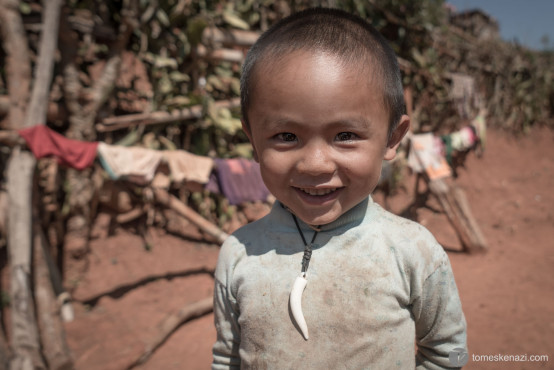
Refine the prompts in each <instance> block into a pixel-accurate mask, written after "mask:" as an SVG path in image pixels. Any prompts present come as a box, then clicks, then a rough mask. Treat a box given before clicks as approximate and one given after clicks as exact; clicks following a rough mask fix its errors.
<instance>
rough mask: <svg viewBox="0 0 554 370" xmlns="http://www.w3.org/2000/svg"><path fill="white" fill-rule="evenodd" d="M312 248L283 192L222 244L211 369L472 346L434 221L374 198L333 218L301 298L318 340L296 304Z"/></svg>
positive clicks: (381, 359)
mask: <svg viewBox="0 0 554 370" xmlns="http://www.w3.org/2000/svg"><path fill="white" fill-rule="evenodd" d="M299 222H300V226H301V229H302V232H303V233H304V235H305V238H306V240H308V241H309V240H311V238H312V234H313V230H312V229H310V228H309V227H308V226H307V225H306V224H304V223H302V222H301V221H299ZM303 251H304V244H303V242H302V239H301V237H300V235H299V233H298V230H297V228H296V226H295V224H294V220H293V218H292V215H291V214H290V213H289V211H287V210H286V209H285V208H283V207H282V206H281V205H280V204H279V203H278V202H276V204H275V205H274V207H273V208H272V210H271V212H270V214H269V215H267V216H266V217H264V218H262V219H260V220H258V221H257V222H254V223H251V224H249V225H247V226H245V227H243V228H241V229H239V230H237V231H236V232H235V233H234V234H233V235H232V236H231V237H229V238H228V239H227V241H226V242H225V243H224V244H223V246H222V248H221V252H220V256H219V260H218V265H217V269H216V272H215V293H214V314H215V325H216V329H217V341H216V343H215V345H214V347H213V356H214V360H213V364H212V369H228V368H239V367H241V368H245V369H298V368H304V369H395V368H397V369H413V368H415V367H417V368H418V369H419V368H421V369H441V368H452V367H454V366H453V364H451V363H450V362H449V353H450V352H451V351H453V350H454V349H456V348H462V349H466V323H465V319H464V315H463V313H462V308H461V303H460V299H459V296H458V291H457V288H456V284H455V282H454V276H453V273H452V269H451V267H450V263H449V260H448V257H447V255H446V253H445V252H444V250H443V249H442V247H441V246H440V245H439V244H438V243H437V242H436V240H435V239H434V238H433V236H432V235H431V234H430V233H429V232H428V231H427V230H426V229H425V228H423V227H422V226H421V225H419V224H417V223H414V222H412V221H409V220H406V219H403V218H400V217H398V216H395V215H393V214H391V213H389V212H387V211H385V210H383V209H382V208H381V207H380V206H379V205H377V204H376V203H374V202H373V201H372V200H371V198H368V199H366V200H364V201H363V202H361V203H360V204H358V205H357V206H355V207H354V208H353V209H351V210H350V211H348V212H346V213H345V214H344V215H342V216H341V217H339V218H338V219H337V220H336V221H334V222H332V223H331V224H328V225H325V226H324V227H323V228H322V231H320V232H319V234H318V235H317V238H316V241H315V244H314V248H313V253H312V257H311V262H310V266H309V270H308V274H307V279H308V285H307V286H306V289H305V290H304V294H303V296H302V308H303V312H304V317H305V319H306V322H307V325H308V329H309V332H310V339H309V340H307V341H306V340H304V338H303V337H302V334H301V333H300V331H299V330H298V329H297V328H296V326H295V324H294V320H293V319H292V316H291V314H290V312H289V304H288V302H289V294H290V291H291V288H292V284H293V282H294V280H295V278H296V277H297V276H299V274H300V270H301V261H302V256H303ZM415 344H417V354H416V346H415Z"/></svg>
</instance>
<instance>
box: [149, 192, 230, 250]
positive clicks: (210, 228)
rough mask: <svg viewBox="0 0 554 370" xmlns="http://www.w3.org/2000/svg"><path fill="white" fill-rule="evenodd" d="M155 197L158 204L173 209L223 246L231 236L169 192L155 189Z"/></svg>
mask: <svg viewBox="0 0 554 370" xmlns="http://www.w3.org/2000/svg"><path fill="white" fill-rule="evenodd" d="M154 196H155V198H156V201H157V202H158V203H160V204H163V205H164V206H166V207H169V208H171V209H173V210H174V211H176V212H177V213H179V214H180V215H181V216H183V217H185V218H186V219H187V220H189V221H190V222H192V223H193V224H194V225H196V226H197V227H198V228H199V229H200V230H202V231H204V232H205V233H207V234H208V235H210V236H212V237H213V238H215V240H216V241H217V242H218V243H220V244H222V243H223V242H224V241H225V239H227V237H228V236H229V235H228V234H226V233H225V232H224V231H223V230H221V229H220V228H219V227H217V226H215V225H214V224H212V223H211V222H209V221H208V220H206V219H205V218H203V217H202V216H200V215H199V214H198V213H196V212H195V211H194V210H192V209H191V208H190V207H188V206H187V205H186V204H185V203H183V202H181V201H180V200H179V199H178V198H176V197H175V196H173V195H171V194H169V193H168V192H167V191H165V190H163V189H159V188H158V189H154Z"/></svg>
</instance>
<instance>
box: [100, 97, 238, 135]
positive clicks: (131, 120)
mask: <svg viewBox="0 0 554 370" xmlns="http://www.w3.org/2000/svg"><path fill="white" fill-rule="evenodd" d="M215 107H216V108H229V109H232V108H237V107H240V98H233V99H229V100H221V101H217V102H215ZM203 109H204V108H203V107H202V105H200V104H199V105H193V106H192V107H189V108H185V109H181V110H175V111H172V112H166V111H156V112H151V113H139V114H127V115H124V116H117V117H110V118H106V119H104V120H103V121H102V122H101V123H98V124H96V130H97V131H99V132H108V131H115V130H120V129H122V128H127V127H132V126H138V125H155V124H161V123H169V122H175V121H182V120H188V119H199V118H202V114H203Z"/></svg>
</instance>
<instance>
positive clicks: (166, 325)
mask: <svg viewBox="0 0 554 370" xmlns="http://www.w3.org/2000/svg"><path fill="white" fill-rule="evenodd" d="M212 310H213V298H212V297H210V298H205V299H203V300H201V301H198V302H194V303H192V304H189V305H186V306H184V307H183V308H181V309H180V310H179V311H178V312H177V313H175V314H173V315H170V316H168V317H167V318H166V319H165V320H164V321H163V323H162V324H161V326H160V330H159V332H158V335H156V337H154V339H153V340H152V341H151V342H150V343H149V344H148V345H147V346H146V348H145V350H144V352H143V353H142V354H141V355H140V357H139V358H138V359H136V360H135V361H134V362H133V363H132V364H131V365H129V367H128V368H127V369H132V368H134V367H135V366H138V365H140V364H143V363H144V362H146V360H148V358H149V357H150V356H151V355H152V354H153V353H154V351H155V350H156V349H157V348H158V347H159V346H160V345H162V344H163V343H164V342H165V341H166V340H167V338H169V336H170V335H171V334H172V333H173V332H174V331H175V330H177V328H179V327H180V326H181V325H183V324H184V323H185V322H187V321H189V320H192V319H194V318H197V317H200V316H203V315H205V314H207V313H210V312H212Z"/></svg>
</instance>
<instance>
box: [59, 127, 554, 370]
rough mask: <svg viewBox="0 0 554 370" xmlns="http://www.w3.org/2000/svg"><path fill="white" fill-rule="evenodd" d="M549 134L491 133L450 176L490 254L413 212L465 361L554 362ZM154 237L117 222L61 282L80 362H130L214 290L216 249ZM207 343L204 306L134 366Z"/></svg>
mask: <svg viewBox="0 0 554 370" xmlns="http://www.w3.org/2000/svg"><path fill="white" fill-rule="evenodd" d="M553 139H554V132H553V131H551V130H548V129H545V128H534V129H533V130H531V132H530V133H529V134H528V135H527V136H524V137H519V138H514V137H513V136H510V135H507V134H505V133H502V132H498V131H490V132H489V138H488V143H487V150H486V152H485V156H484V157H483V158H481V159H478V158H476V157H475V156H474V155H470V156H469V157H468V160H467V161H466V168H467V169H461V170H460V171H459V175H460V176H459V178H458V180H457V183H458V184H459V185H460V186H461V187H462V189H464V190H465V192H466V195H467V197H468V199H469V201H470V204H471V207H472V210H473V214H474V216H475V218H476V219H477V221H478V222H479V225H480V227H481V229H482V231H483V233H484V234H485V236H486V238H487V241H488V244H489V251H488V253H486V254H481V255H468V254H465V253H460V252H459V251H460V250H461V245H460V242H459V241H458V239H457V237H456V235H455V234H454V232H453V229H452V228H451V226H450V224H449V223H448V222H447V220H446V216H445V215H444V214H442V213H433V212H432V211H430V210H428V209H427V208H420V209H418V211H417V220H418V221H419V222H420V223H422V224H423V225H425V226H426V227H428V228H429V229H430V230H431V231H432V232H433V233H434V234H435V236H436V237H437V239H438V240H439V242H440V243H441V244H442V245H443V246H444V247H445V248H446V249H447V250H448V254H449V256H450V260H451V262H452V266H453V269H454V273H455V275H456V280H457V283H458V288H459V291H460V296H461V299H462V304H463V308H464V312H465V315H466V319H467V322H468V343H469V353H470V360H469V363H468V365H467V366H466V367H465V368H467V369H554V345H553V344H552V343H553V342H554V319H553V318H554V296H553V292H554V243H553V241H552V240H553V238H554V228H553V225H554V207H553V205H554V192H553V189H554V146H553V144H554V140H553ZM413 183H414V178H413V177H409V178H406V179H405V190H401V191H400V192H399V194H397V195H396V196H394V197H393V198H392V199H390V204H391V209H392V210H393V211H396V212H399V211H400V210H402V209H403V208H404V207H406V205H407V204H409V203H410V202H411V200H412V198H411V197H412V194H411V191H412V190H413ZM376 199H377V201H380V200H381V199H382V196H381V195H380V194H377V195H376ZM430 205H432V206H433V205H434V206H435V207H436V208H438V205H437V204H435V203H433V201H430ZM152 235H153V248H152V250H151V251H147V250H145V249H144V247H143V245H144V243H143V241H142V239H141V238H140V237H138V236H136V235H134V234H132V233H131V232H129V231H127V230H123V229H117V230H116V232H115V235H113V236H109V237H102V238H97V239H95V240H93V241H92V253H91V255H90V256H89V259H88V269H87V272H86V274H85V275H84V277H83V278H82V279H80V280H79V281H76V280H73V281H72V280H68V281H66V285H68V286H71V285H73V286H76V288H75V290H74V295H73V298H74V299H75V311H76V319H75V320H74V321H73V322H71V323H67V324H66V326H65V328H66V333H67V339H68V342H69V345H70V347H71V349H72V351H73V355H74V359H75V363H76V366H75V367H76V368H77V369H81V370H110V369H113V370H120V369H125V368H126V367H127V366H128V365H129V364H131V363H132V362H133V360H135V359H136V358H137V357H139V356H140V355H141V353H142V352H143V350H144V348H145V346H146V345H147V344H148V343H149V342H150V341H151V340H152V338H153V337H155V336H156V334H157V331H158V328H159V327H160V325H161V323H162V322H163V321H164V319H165V318H167V317H168V316H169V315H171V314H172V313H175V312H177V311H178V310H179V309H180V308H181V307H183V306H185V305H187V304H189V303H191V302H194V301H198V300H201V299H203V298H206V297H210V296H211V294H212V284H213V279H212V275H211V271H212V270H213V268H214V267H215V263H216V259H217V254H218V250H219V248H218V246H216V245H211V244H207V243H203V242H198V241H195V240H184V239H182V238H178V237H176V236H172V235H169V234H166V233H165V232H164V231H163V230H159V229H156V230H153V233H152ZM71 269H72V266H71V265H68V271H71ZM70 275H71V274H68V276H70ZM214 340H215V329H214V327H213V316H212V315H205V316H203V317H201V318H199V319H195V320H192V321H190V322H188V323H186V324H184V325H182V326H181V327H180V328H179V329H178V330H176V331H175V332H174V333H173V334H172V335H171V336H170V337H169V339H168V340H167V341H166V342H165V343H164V344H163V345H162V346H161V347H160V348H159V349H158V350H156V351H155V352H154V354H153V355H152V356H151V357H150V358H149V359H148V361H146V362H145V363H144V364H143V365H140V366H137V367H136V369H156V370H157V369H168V370H169V369H207V368H209V365H210V362H211V346H212V343H213V342H214ZM499 354H500V355H528V358H530V357H529V356H531V355H548V357H549V362H544V361H543V362H514V361H511V362H484V361H476V360H475V359H474V358H473V356H475V355H499Z"/></svg>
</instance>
